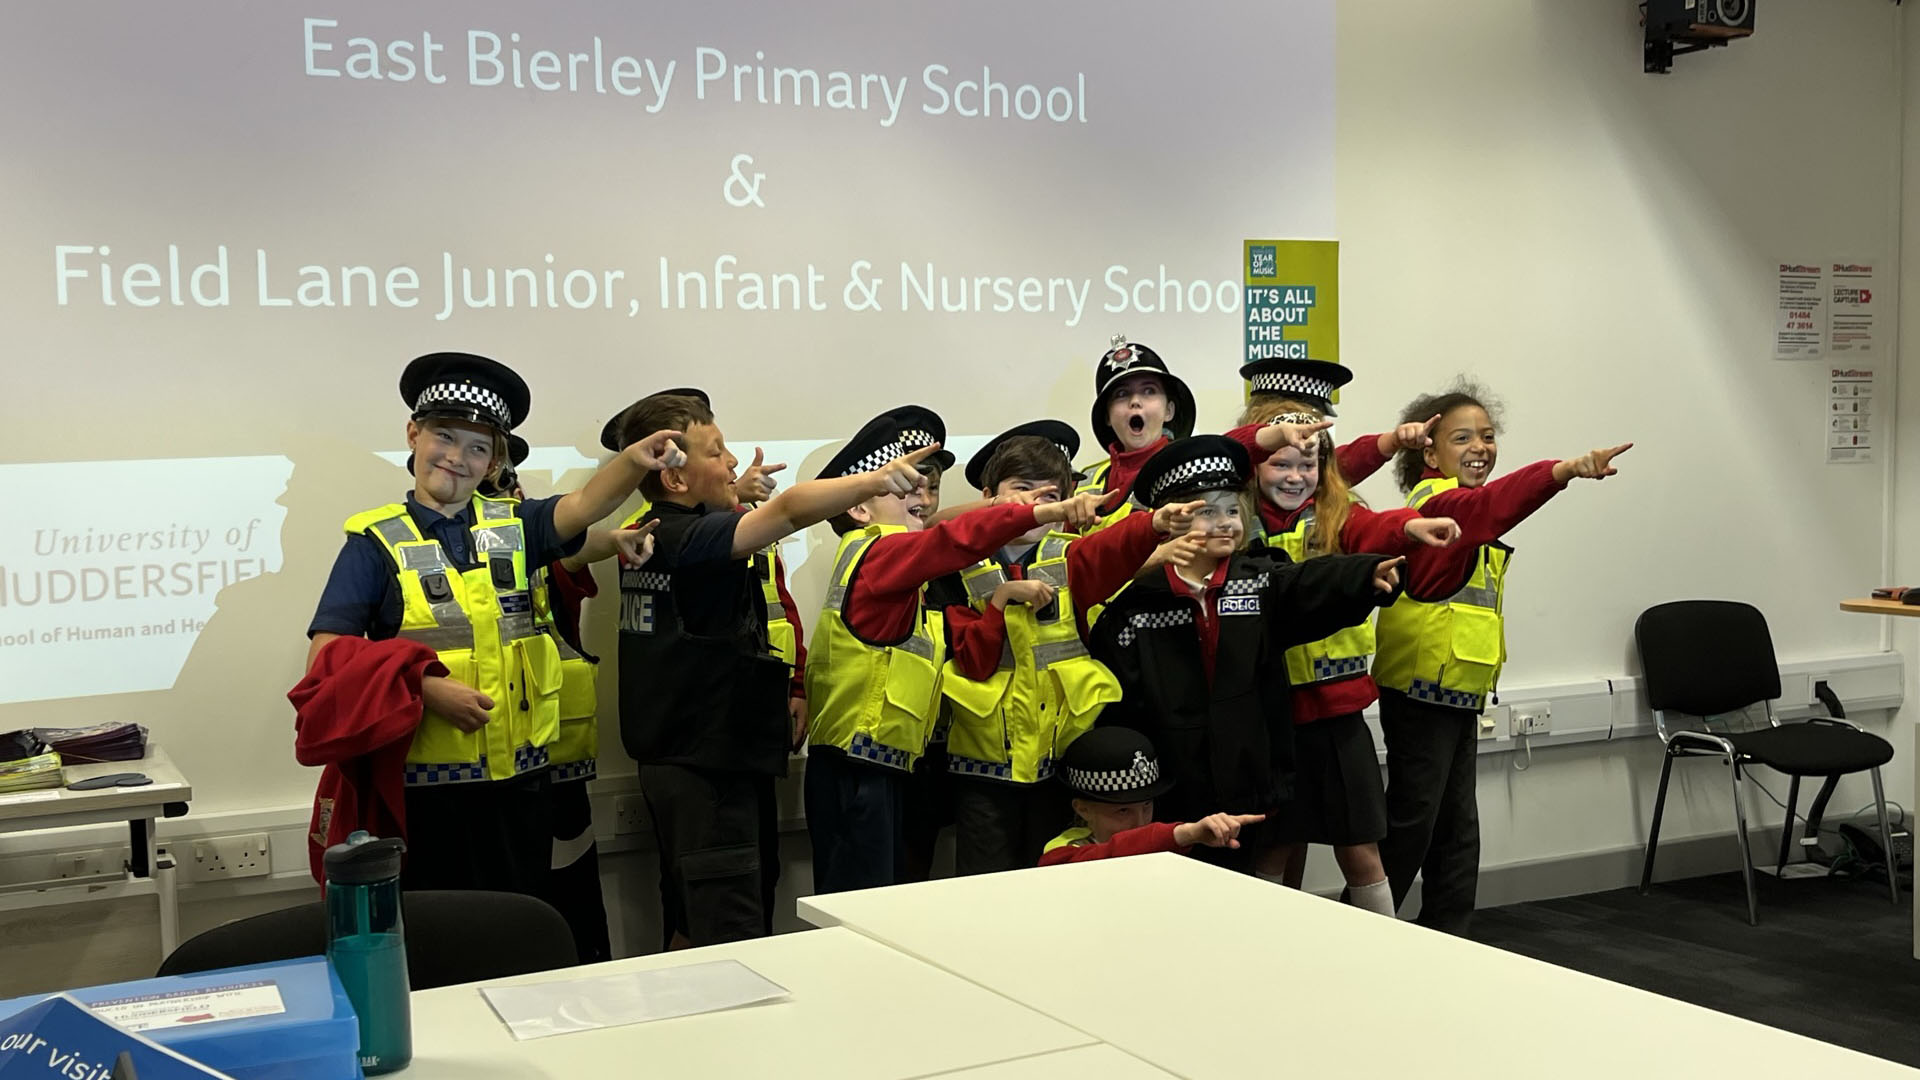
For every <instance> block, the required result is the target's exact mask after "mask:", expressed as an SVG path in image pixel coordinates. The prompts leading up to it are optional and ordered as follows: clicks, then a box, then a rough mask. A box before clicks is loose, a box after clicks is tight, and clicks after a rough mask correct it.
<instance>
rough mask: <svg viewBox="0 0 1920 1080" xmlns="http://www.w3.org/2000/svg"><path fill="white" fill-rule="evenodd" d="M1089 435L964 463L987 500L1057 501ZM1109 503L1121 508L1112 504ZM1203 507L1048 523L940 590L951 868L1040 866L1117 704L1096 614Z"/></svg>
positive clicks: (1038, 437)
mask: <svg viewBox="0 0 1920 1080" xmlns="http://www.w3.org/2000/svg"><path fill="white" fill-rule="evenodd" d="M1079 443H1080V438H1079V436H1078V435H1076V434H1075V433H1074V430H1073V428H1072V427H1070V426H1068V425H1066V424H1064V423H1061V422H1060V421H1058V420H1036V421H1033V422H1031V423H1026V424H1021V425H1019V426H1017V427H1014V428H1011V429H1009V430H1007V431H1004V432H1002V433H1000V434H999V435H997V436H995V437H994V438H993V439H992V441H990V442H988V443H987V444H986V446H984V447H982V448H981V450H980V452H979V453H977V454H975V455H974V456H973V459H972V460H970V461H969V462H967V469H966V477H967V483H968V484H969V485H970V486H972V487H974V488H976V489H978V490H979V491H980V494H981V496H982V497H983V498H985V499H988V500H992V499H1013V498H1015V497H1018V496H1031V497H1032V498H1033V499H1034V500H1035V501H1036V502H1038V503H1051V502H1058V501H1059V500H1060V499H1061V498H1062V497H1063V496H1062V493H1063V492H1066V491H1067V490H1068V489H1069V487H1070V485H1071V484H1072V482H1073V465H1072V461H1073V454H1074V451H1076V450H1077V449H1078V448H1079ZM1109 501H1110V502H1111V501H1112V499H1110V500H1109ZM1197 505H1198V504H1197V503H1196V504H1189V505H1187V506H1169V507H1166V508H1163V509H1161V510H1159V511H1157V512H1155V513H1153V514H1136V515H1132V516H1131V517H1130V518H1129V519H1128V520H1126V521H1123V522H1121V523H1120V524H1118V525H1116V526H1115V527H1113V528H1110V529H1102V530H1099V531H1096V532H1093V533H1090V534H1088V535H1086V536H1084V537H1083V536H1076V535H1074V534H1072V533H1067V532H1062V531H1060V530H1059V528H1058V527H1057V526H1053V525H1038V526H1035V527H1034V528H1033V529H1031V530H1029V531H1028V532H1026V533H1023V534H1022V535H1020V536H1019V537H1016V538H1015V539H1013V540H1011V541H1009V542H1008V543H1006V544H1004V545H1002V546H1001V547H1000V549H999V550H998V551H996V552H994V553H993V554H992V555H990V556H989V557H987V558H985V559H982V560H980V561H979V562H977V563H975V564H974V565H973V566H971V567H968V568H967V569H965V570H963V571H961V572H960V573H959V574H955V575H949V576H948V577H946V578H943V579H941V580H940V581H939V582H936V583H935V585H934V586H931V587H929V589H928V595H929V596H932V595H934V592H935V589H936V588H940V587H945V588H946V589H947V590H949V593H950V595H952V596H953V597H955V598H956V599H955V601H954V602H953V603H952V604H951V605H950V606H948V607H947V609H946V618H947V631H948V636H949V639H950V640H951V643H952V649H951V655H950V658H949V659H948V661H947V666H946V670H945V672H944V677H943V680H942V686H943V688H944V692H945V694H946V698H947V704H948V706H949V707H950V709H951V713H952V724H951V726H950V728H949V729H948V731H947V767H948V769H949V770H950V771H951V773H952V774H953V779H954V784H953V788H954V838H955V846H954V865H955V869H956V871H957V872H958V873H961V874H980V873H990V872H994V871H999V870H1014V869H1018V868H1020V867H1025V866H1032V865H1033V862H1034V860H1035V859H1036V858H1038V857H1039V855H1040V851H1041V848H1042V847H1043V846H1044V845H1045V844H1046V842H1047V839H1048V837H1050V836H1052V835H1053V833H1054V830H1055V829H1056V828H1057V827H1058V825H1059V822H1060V818H1061V816H1062V813H1063V809H1064V808H1063V806H1062V805H1061V799H1060V794H1059V789H1058V787H1057V786H1056V785H1054V784H1051V783H1048V780H1049V779H1050V778H1051V777H1052V775H1053V773H1054V768H1055V762H1056V761H1057V760H1058V758H1059V756H1060V754H1061V753H1062V752H1063V751H1065V750H1066V749H1067V748H1068V747H1069V746H1070V745H1072V744H1073V742H1074V740H1075V739H1077V738H1079V737H1080V735H1081V734H1082V733H1083V732H1085V731H1086V730H1087V729H1088V728H1090V727H1091V726H1093V723H1094V721H1095V720H1096V719H1097V718H1098V717H1099V715H1100V710H1101V709H1102V708H1104V707H1105V706H1106V705H1107V704H1108V703H1109V702H1112V701H1114V700H1116V699H1117V698H1118V697H1119V696H1120V684H1119V683H1118V682H1116V681H1115V680H1114V678H1113V673H1112V672H1110V671H1108V670H1107V669H1106V667H1105V666H1104V665H1102V664H1101V663H1100V662H1099V661H1097V660H1095V659H1093V658H1092V657H1091V656H1089V655H1087V648H1086V643H1085V642H1084V640H1082V636H1081V635H1082V633H1083V627H1084V626H1085V620H1086V615H1087V610H1088V608H1089V607H1090V606H1092V605H1093V604H1096V603H1099V602H1100V601H1102V600H1105V599H1106V598H1107V597H1109V596H1112V595H1113V594H1114V593H1115V592H1117V591H1119V590H1120V588H1121V587H1122V586H1124V585H1125V584H1126V583H1127V582H1128V580H1130V579H1131V578H1132V577H1133V575H1134V574H1135V573H1137V572H1138V571H1139V570H1140V567H1141V565H1142V563H1143V562H1145V560H1146V559H1147V558H1148V557H1150V556H1151V555H1152V554H1153V552H1154V549H1155V548H1156V547H1157V546H1158V545H1159V543H1160V541H1161V539H1162V538H1163V535H1164V534H1170V533H1184V532H1186V530H1187V527H1188V526H1189V524H1191V522H1190V521H1189V519H1188V517H1187V515H1188V514H1189V513H1190V512H1191V510H1192V509H1193V508H1194V507H1196V506H1197Z"/></svg>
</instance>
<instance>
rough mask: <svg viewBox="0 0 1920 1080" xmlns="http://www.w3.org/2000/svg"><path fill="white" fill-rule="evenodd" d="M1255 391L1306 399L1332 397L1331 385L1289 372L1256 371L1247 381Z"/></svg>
mask: <svg viewBox="0 0 1920 1080" xmlns="http://www.w3.org/2000/svg"><path fill="white" fill-rule="evenodd" d="M1247 381H1248V382H1249V383H1251V384H1252V385H1253V388H1254V389H1255V390H1258V391H1261V392H1263V393H1279V394H1305V395H1307V396H1308V397H1317V398H1329V397H1332V396H1333V390H1334V387H1333V383H1331V382H1329V381H1328V380H1326V379H1321V378H1316V377H1314V376H1312V375H1300V374H1296V373H1294V372H1291V371H1256V372H1254V373H1253V376H1252V377H1251V378H1249V379H1248V380H1247Z"/></svg>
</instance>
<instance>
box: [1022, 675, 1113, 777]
mask: <svg viewBox="0 0 1920 1080" xmlns="http://www.w3.org/2000/svg"><path fill="white" fill-rule="evenodd" d="M1040 677H1041V678H1042V679H1051V680H1053V683H1054V687H1055V689H1056V691H1057V692H1058V694H1059V698H1058V700H1059V702H1060V715H1059V717H1058V718H1057V719H1056V721H1055V724H1054V731H1053V746H1052V750H1051V755H1050V756H1051V758H1052V759H1053V760H1055V761H1058V760H1059V758H1060V755H1061V754H1062V753H1064V752H1065V751H1066V749H1067V747H1068V746H1070V745H1072V744H1073V741H1074V740H1075V739H1078V738H1079V737H1080V736H1082V735H1085V734H1086V733H1087V732H1088V730H1090V729H1091V728H1092V727H1093V724H1094V721H1096V720H1098V719H1099V718H1100V713H1101V710H1103V709H1105V708H1106V707H1107V706H1109V705H1111V704H1113V703H1114V702H1116V701H1119V700H1120V680H1119V679H1118V678H1116V677H1115V676H1114V674H1113V672H1112V670H1110V669H1109V668H1108V667H1107V665H1105V664H1103V663H1101V662H1100V661H1098V660H1095V659H1093V658H1091V657H1085V658H1081V659H1076V660H1068V661H1065V662H1063V663H1058V664H1051V665H1049V666H1048V667H1047V669H1046V670H1045V671H1043V672H1041V673H1040Z"/></svg>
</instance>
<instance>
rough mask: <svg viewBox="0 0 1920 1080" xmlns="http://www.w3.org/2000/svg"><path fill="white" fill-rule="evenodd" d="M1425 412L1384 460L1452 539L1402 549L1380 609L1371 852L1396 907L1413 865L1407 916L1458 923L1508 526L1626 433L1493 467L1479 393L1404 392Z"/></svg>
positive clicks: (1591, 472) (1471, 869)
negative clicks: (1383, 780) (1412, 436)
mask: <svg viewBox="0 0 1920 1080" xmlns="http://www.w3.org/2000/svg"><path fill="white" fill-rule="evenodd" d="M1435 415H1438V416H1439V417H1440V420H1439V422H1438V423H1437V424H1435V425H1434V430H1433V445H1432V446H1429V447H1426V448H1424V449H1421V450H1403V451H1401V453H1400V457H1399V460H1398V461H1397V462H1396V463H1395V468H1394V472H1395V476H1396V478H1397V479H1398V480H1399V482H1400V489H1401V490H1402V491H1405V492H1407V505H1408V506H1409V507H1412V508H1414V509H1416V510H1418V511H1420V512H1421V513H1423V514H1427V515H1429V516H1444V517H1449V518H1452V519H1454V520H1455V521H1456V522H1458V523H1459V526H1460V538H1459V540H1458V541H1457V542H1456V543H1454V544H1453V545H1451V546H1450V547H1446V548H1420V549H1417V550H1415V551H1414V552H1413V553H1412V554H1411V555H1409V556H1408V560H1407V588H1406V593H1405V595H1403V596H1402V597H1401V598H1400V599H1399V601H1398V602H1396V603H1395V604H1394V605H1393V606H1392V607H1390V608H1388V609H1387V610H1385V611H1383V612H1381V613H1380V621H1379V625H1378V629H1377V638H1378V641H1377V645H1376V648H1377V651H1376V654H1375V656H1374V661H1373V678H1374V681H1375V682H1376V683H1378V684H1379V686H1380V730H1381V734H1382V735H1383V736H1385V738H1386V743H1387V837H1386V839H1385V840H1384V841H1382V842H1381V844H1380V857H1381V861H1382V862H1383V863H1384V864H1385V865H1386V871H1387V877H1388V878H1389V880H1390V881H1391V882H1392V885H1393V901H1394V906H1395V908H1396V909H1397V908H1398V907H1399V905H1400V903H1401V901H1403V900H1405V899H1406V895H1407V892H1408V890H1409V889H1411V888H1412V887H1413V879H1414V875H1416V874H1418V875H1420V876H1421V878H1422V880H1423V882H1424V885H1423V887H1422V889H1421V900H1420V919H1419V921H1420V923H1421V924H1422V925H1424V926H1429V927H1433V928H1435V929H1440V930H1445V931H1448V932H1450V933H1456V934H1458V933H1465V931H1466V928H1467V924H1468V922H1469V921H1470V920H1471V918H1472V916H1473V905H1474V894H1475V890H1476V889H1477V887H1478V884H1479V876H1480V808H1479V801H1478V798H1477V795H1476V786H1475V782H1474V775H1475V771H1474V762H1475V755H1476V753H1477V750H1478V728H1479V717H1480V713H1481V711H1482V710H1483V709H1484V708H1485V706H1486V704H1487V699H1488V698H1489V696H1490V695H1492V693H1493V691H1494V687H1495V684H1496V683H1497V681H1498V680H1499V677H1500V666H1501V664H1503V663H1504V662H1505V661H1506V657H1507V646H1506V635H1505V631H1504V626H1503V623H1502V609H1503V607H1504V598H1505V593H1506V574H1507V562H1508V560H1509V559H1510V558H1511V557H1512V555H1513V549H1512V548H1511V547H1508V546H1507V545H1506V544H1505V543H1503V542H1502V540H1501V538H1502V537H1503V536H1504V535H1505V534H1506V532H1507V530H1509V529H1511V528H1513V527H1514V526H1515V525H1518V524H1519V523H1520V522H1522V521H1525V520H1526V518H1527V516H1528V515H1529V514H1531V513H1533V512H1534V511H1535V510H1538V509H1539V508H1540V507H1541V506H1542V505H1544V504H1545V503H1546V501H1547V500H1548V499H1551V498H1553V497H1554V496H1555V495H1556V494H1558V493H1559V492H1560V491H1562V490H1564V489H1565V488H1566V486H1567V484H1568V483H1569V482H1570V481H1572V480H1573V479H1575V478H1576V477H1578V478H1582V479H1589V480H1604V479H1606V478H1607V477H1609V476H1612V475H1614V472H1615V469H1614V467H1613V464H1612V462H1613V459H1614V458H1615V457H1616V456H1618V455H1619V454H1622V453H1624V452H1626V451H1627V450H1629V449H1631V448H1632V446H1633V444H1632V443H1622V444H1620V445H1619V446H1613V447H1608V448H1606V449H1601V450H1591V451H1588V452H1587V453H1585V454H1582V455H1580V456H1579V457H1574V458H1567V459H1565V460H1560V461H1553V460H1548V461H1536V462H1534V463H1533V464H1531V465H1528V466H1525V467H1524V468H1521V469H1517V470H1515V471H1514V472H1511V473H1508V474H1507V475H1505V476H1502V477H1500V478H1499V479H1497V480H1495V479H1493V478H1492V477H1493V466H1494V461H1495V458H1496V456H1497V451H1498V448H1497V446H1496V438H1495V437H1496V434H1497V431H1498V423H1497V421H1496V420H1495V416H1494V409H1493V408H1492V407H1491V406H1490V403H1489V399H1488V398H1487V396H1486V395H1485V393H1484V392H1482V391H1481V390H1480V389H1479V388H1478V387H1475V386H1473V385H1471V384H1467V383H1462V384H1461V385H1459V386H1456V387H1455V388H1454V389H1452V390H1450V391H1448V392H1446V393H1442V394H1428V395H1424V396H1422V397H1419V398H1416V399H1415V400H1414V401H1413V402H1412V403H1411V404H1409V405H1408V406H1407V408H1406V410H1405V411H1404V412H1403V413H1402V414H1401V418H1402V420H1404V421H1409V422H1410V421H1416V420H1419V419H1421V418H1424V417H1429V416H1435Z"/></svg>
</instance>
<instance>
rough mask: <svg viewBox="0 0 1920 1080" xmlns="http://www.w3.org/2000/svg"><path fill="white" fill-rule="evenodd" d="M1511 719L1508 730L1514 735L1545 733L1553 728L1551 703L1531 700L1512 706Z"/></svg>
mask: <svg viewBox="0 0 1920 1080" xmlns="http://www.w3.org/2000/svg"><path fill="white" fill-rule="evenodd" d="M1512 716H1513V719H1512V721H1511V722H1510V725H1509V727H1508V730H1509V731H1510V732H1511V733H1512V734H1513V735H1515V736H1519V735H1545V734H1546V733H1547V732H1549V731H1551V730H1553V704H1552V703H1551V702H1547V701H1533V702H1528V703H1526V704H1524V705H1515V706H1514V707H1513V714H1512Z"/></svg>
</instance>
